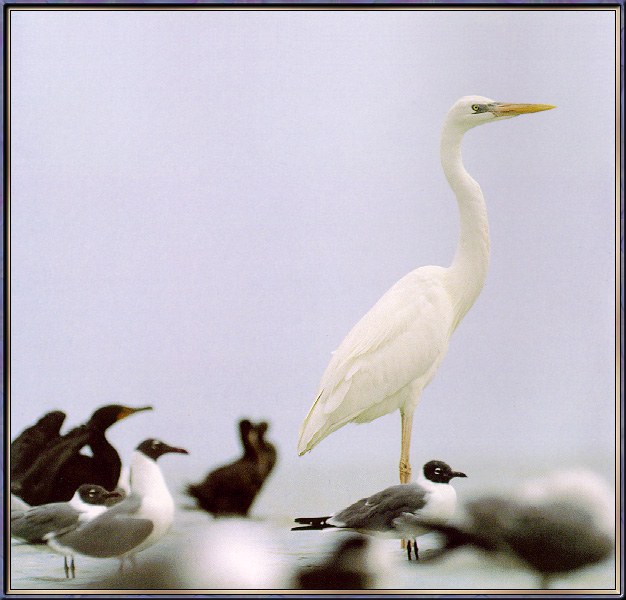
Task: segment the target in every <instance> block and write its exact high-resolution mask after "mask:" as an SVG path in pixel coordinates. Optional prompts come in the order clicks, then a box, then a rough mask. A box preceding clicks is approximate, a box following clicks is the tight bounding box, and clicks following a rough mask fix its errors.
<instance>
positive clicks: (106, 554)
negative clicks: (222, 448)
mask: <svg viewBox="0 0 626 600" xmlns="http://www.w3.org/2000/svg"><path fill="white" fill-rule="evenodd" d="M168 453H179V454H188V452H187V450H184V449H183V448H175V447H173V446H169V445H168V444H166V443H165V442H162V441H160V440H157V439H154V438H149V439H147V440H144V441H143V442H141V444H139V445H138V446H137V448H136V450H135V451H134V452H133V455H132V458H131V463H130V495H129V496H127V497H126V498H125V499H124V500H122V502H120V503H119V504H116V505H115V506H112V507H111V508H109V509H108V510H107V511H106V512H104V513H102V514H101V515H100V516H98V517H96V518H95V519H93V520H92V521H90V522H89V523H87V524H85V525H83V526H81V527H78V528H77V529H74V530H72V531H70V532H68V533H61V534H54V535H52V536H51V537H50V539H49V540H48V544H49V545H50V546H51V547H52V548H53V549H54V550H57V551H58V552H63V553H66V554H71V555H74V554H79V555H84V556H91V557H94V558H111V557H117V558H119V559H120V569H121V568H122V567H123V565H124V561H125V559H127V558H128V559H129V560H130V561H131V562H134V556H135V554H137V552H141V551H142V550H145V549H146V548H148V547H149V546H152V545H153V544H154V543H155V542H157V541H159V540H160V539H161V538H162V537H163V536H164V535H165V534H166V533H167V531H168V530H169V528H170V527H171V525H172V522H173V520H174V500H173V498H172V496H171V494H170V492H169V490H168V488H167V485H166V483H165V479H164V477H163V473H162V472H161V469H160V468H159V466H158V465H157V463H156V461H157V459H158V458H159V457H161V456H163V455H164V454H168Z"/></svg>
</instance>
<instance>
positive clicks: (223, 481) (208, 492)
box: [186, 419, 277, 517]
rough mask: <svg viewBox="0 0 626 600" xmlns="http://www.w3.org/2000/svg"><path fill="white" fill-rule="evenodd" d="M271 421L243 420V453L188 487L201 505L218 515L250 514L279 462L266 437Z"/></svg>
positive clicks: (241, 429) (240, 429)
mask: <svg viewBox="0 0 626 600" xmlns="http://www.w3.org/2000/svg"><path fill="white" fill-rule="evenodd" d="M267 428H268V424H267V423H266V422H265V421H262V422H260V423H258V424H256V425H255V424H254V423H252V422H250V421H249V420H248V419H242V420H241V421H240V422H239V432H240V435H241V443H242V445H243V449H244V453H243V456H242V457H241V458H239V459H238V460H236V461H235V462H233V463H231V464H227V465H224V466H222V467H219V468H217V469H215V470H214V471H212V472H210V473H209V474H208V475H207V476H206V478H205V479H204V481H203V482H202V483H198V484H190V485H188V486H187V490H186V491H187V493H188V494H189V495H190V496H192V497H194V498H195V499H196V502H197V504H198V506H199V507H200V508H201V509H203V510H205V511H207V512H209V513H211V514H212V515H213V516H215V517H223V516H233V515H238V516H247V514H248V511H249V510H250V506H251V505H252V503H253V502H254V499H255V498H256V496H257V494H258V493H259V491H260V490H261V487H262V486H263V483H264V482H265V479H266V478H267V476H268V475H269V474H270V472H271V471H272V469H273V468H274V465H275V464H276V457H277V452H276V448H275V447H274V446H273V445H272V444H271V443H269V442H268V441H267V440H266V439H265V437H264V436H265V433H266V431H267Z"/></svg>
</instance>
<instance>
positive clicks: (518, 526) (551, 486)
mask: <svg viewBox="0 0 626 600" xmlns="http://www.w3.org/2000/svg"><path fill="white" fill-rule="evenodd" d="M466 512H467V515H468V519H467V521H466V522H465V523H463V524H461V525H440V524H428V525H426V527H427V528H428V529H429V530H431V531H435V532H437V533H438V534H439V535H440V536H441V537H442V538H443V540H444V542H443V545H442V546H441V547H440V548H439V549H437V550H435V551H434V552H433V553H431V554H430V555H429V556H428V557H427V560H429V561H431V560H437V559H439V558H441V557H442V556H444V555H447V554H448V553H449V552H451V551H453V550H455V549H456V548H459V547H462V546H469V547H474V548H478V549H480V550H482V551H485V552H487V553H488V554H489V555H490V556H492V557H494V558H495V557H498V556H499V555H507V556H509V557H513V558H515V559H517V560H518V562H520V561H521V563H522V564H525V565H526V566H527V567H528V568H529V569H531V570H532V571H534V572H535V573H537V575H538V576H539V587H540V588H542V589H548V588H549V587H550V585H551V583H552V581H553V580H554V578H556V577H558V576H563V575H567V574H568V573H571V572H573V571H576V570H578V569H581V568H583V567H587V566H589V565H593V564H596V563H598V562H601V561H603V560H605V559H606V558H608V557H609V556H610V555H611V554H612V552H613V551H614V549H615V540H614V536H615V495H614V493H613V492H612V491H611V490H610V489H609V487H608V486H607V484H606V483H605V482H604V481H603V480H602V479H600V478H599V477H597V476H596V475H595V474H594V473H591V472H588V471H582V470H571V471H563V472H560V473H556V474H553V475H550V476H548V477H544V478H542V479H540V480H537V481H535V482H531V483H530V484H528V485H526V486H525V487H524V488H522V489H521V490H520V491H519V492H518V493H517V494H513V495H489V496H483V497H481V498H478V499H476V500H474V501H472V502H469V503H467V504H466ZM396 526H397V527H399V528H400V529H403V530H404V531H405V532H407V533H410V532H411V531H412V530H413V529H415V528H420V530H421V529H422V528H423V527H424V523H423V522H421V521H420V520H419V519H416V518H414V517H412V516H410V515H403V517H402V518H400V519H398V520H397V521H396Z"/></svg>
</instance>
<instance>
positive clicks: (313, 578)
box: [290, 533, 379, 591]
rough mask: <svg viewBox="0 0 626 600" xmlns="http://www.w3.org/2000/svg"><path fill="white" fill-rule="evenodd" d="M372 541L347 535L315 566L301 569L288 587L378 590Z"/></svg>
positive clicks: (358, 535) (354, 534) (355, 534)
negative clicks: (372, 557) (376, 588)
mask: <svg viewBox="0 0 626 600" xmlns="http://www.w3.org/2000/svg"><path fill="white" fill-rule="evenodd" d="M371 544H372V539H371V538H369V537H366V536H364V535H361V534H359V533H350V534H348V535H346V536H345V537H344V538H343V539H341V540H340V541H339V542H338V543H337V544H336V545H335V547H334V548H333V550H332V551H331V552H330V554H329V555H328V557H326V558H325V559H324V560H323V561H321V562H320V563H318V564H315V565H312V566H308V567H301V568H300V569H298V571H297V572H296V573H295V574H294V576H293V579H292V584H291V586H290V587H292V588H295V589H299V590H311V591H313V590H367V589H372V588H375V587H377V583H376V580H377V579H378V576H379V573H378V572H377V569H376V568H375V567H374V565H373V562H374V561H373V560H372V559H371V557H370V556H369V555H370V554H371V553H372V548H371Z"/></svg>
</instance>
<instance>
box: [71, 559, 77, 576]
mask: <svg viewBox="0 0 626 600" xmlns="http://www.w3.org/2000/svg"><path fill="white" fill-rule="evenodd" d="M70 572H71V573H72V579H76V569H75V568H74V555H72V562H71V563H70Z"/></svg>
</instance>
